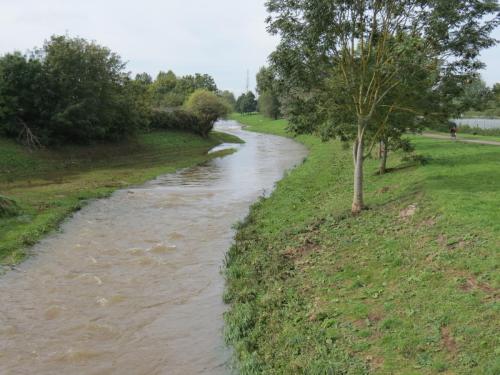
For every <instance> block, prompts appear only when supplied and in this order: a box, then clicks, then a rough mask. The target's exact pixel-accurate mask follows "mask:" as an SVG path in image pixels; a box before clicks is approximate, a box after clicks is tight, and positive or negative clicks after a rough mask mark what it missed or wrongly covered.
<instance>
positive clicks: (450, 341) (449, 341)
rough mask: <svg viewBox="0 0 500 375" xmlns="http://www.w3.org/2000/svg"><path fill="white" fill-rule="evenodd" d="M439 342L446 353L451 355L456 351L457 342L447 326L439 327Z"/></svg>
mask: <svg viewBox="0 0 500 375" xmlns="http://www.w3.org/2000/svg"><path fill="white" fill-rule="evenodd" d="M441 342H442V344H443V346H444V347H445V348H446V350H447V351H448V353H450V354H451V355H453V356H454V355H455V354H456V353H457V343H456V341H455V339H454V338H453V335H452V334H451V329H450V328H449V327H441Z"/></svg>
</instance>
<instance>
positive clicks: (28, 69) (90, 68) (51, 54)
mask: <svg viewBox="0 0 500 375" xmlns="http://www.w3.org/2000/svg"><path fill="white" fill-rule="evenodd" d="M124 68H125V64H124V63H123V62H122V60H121V58H120V57H119V56H118V55H117V54H115V53H113V52H111V51H110V50H109V49H108V48H106V47H102V46H100V45H98V44H96V43H93V42H88V41H86V40H84V39H81V38H70V37H68V36H53V37H51V39H50V40H48V41H46V42H45V44H44V46H43V48H41V49H40V50H36V51H35V52H34V53H33V54H32V55H30V56H23V55H21V54H19V53H15V54H8V55H6V56H3V57H2V58H1V59H0V107H1V110H0V120H1V121H0V127H1V128H0V129H1V130H2V131H3V133H4V134H6V135H8V136H12V137H14V136H15V137H20V138H22V139H23V140H24V141H25V143H29V144H31V145H36V144H37V143H39V142H41V143H44V144H51V143H61V142H74V143H87V142H90V141H93V140H106V139H107V140H114V139H119V138H123V137H125V136H127V135H130V134H133V133H134V132H135V131H137V130H138V129H140V128H141V127H144V126H145V122H146V121H147V113H145V106H144V105H141V104H140V103H141V100H142V99H140V98H139V97H138V95H142V90H138V89H137V88H136V87H135V84H134V82H133V81H132V80H130V78H129V76H128V73H126V72H125V71H124Z"/></svg>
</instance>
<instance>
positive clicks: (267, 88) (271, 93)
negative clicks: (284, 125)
mask: <svg viewBox="0 0 500 375" xmlns="http://www.w3.org/2000/svg"><path fill="white" fill-rule="evenodd" d="M256 78H257V93H258V94H259V100H258V109H259V112H261V113H262V114H264V115H265V116H267V117H270V118H273V119H277V118H279V117H280V115H281V104H280V101H279V98H278V96H279V92H278V88H277V82H276V79H275V77H274V73H273V71H272V70H271V69H270V68H266V67H262V68H260V70H259V72H258V73H257V77H256Z"/></svg>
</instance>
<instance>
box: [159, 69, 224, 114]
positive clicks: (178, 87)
mask: <svg viewBox="0 0 500 375" xmlns="http://www.w3.org/2000/svg"><path fill="white" fill-rule="evenodd" d="M150 90H151V93H152V96H153V105H154V106H155V107H157V108H159V109H165V108H167V109H169V108H177V107H181V106H182V105H183V104H184V103H185V102H186V100H187V98H188V97H189V96H190V95H191V94H192V93H193V92H195V91H196V90H207V91H211V92H214V93H215V92H217V86H216V84H215V81H214V79H213V78H212V77H211V76H210V75H208V74H199V73H196V74H195V75H187V76H183V77H177V76H176V75H175V73H174V72H172V71H171V70H169V71H168V72H167V73H165V72H160V73H159V74H158V76H157V77H156V80H155V81H154V82H153V83H152V85H151V88H150Z"/></svg>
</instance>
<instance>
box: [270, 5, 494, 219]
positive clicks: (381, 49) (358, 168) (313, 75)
mask: <svg viewBox="0 0 500 375" xmlns="http://www.w3.org/2000/svg"><path fill="white" fill-rule="evenodd" d="M267 8H268V11H269V13H270V16H269V19H268V24H269V31H270V32H271V33H273V34H278V35H279V36H280V37H281V42H280V44H279V46H278V48H277V50H276V51H275V52H274V53H273V55H272V57H271V60H272V63H273V67H274V69H275V70H276V71H277V72H278V74H279V75H280V76H281V77H280V79H281V80H282V81H287V82H289V83H288V84H289V85H291V86H295V87H298V90H297V92H298V94H295V93H293V94H292V95H296V97H298V98H299V99H300V100H301V101H302V102H303V103H305V102H307V101H308V100H309V106H311V107H313V108H314V111H315V112H317V113H319V114H318V115H317V117H318V118H319V119H323V124H322V126H324V124H325V123H326V124H328V126H330V127H334V128H336V129H333V130H330V131H329V133H331V134H336V133H338V132H339V131H340V132H341V133H342V135H343V136H344V137H347V138H348V139H351V140H352V142H353V161H354V197H353V202H352V212H353V213H355V214H356V213H359V212H360V211H361V210H362V209H363V208H364V197H363V162H364V159H365V158H366V156H367V154H366V146H367V143H370V141H371V142H373V140H372V139H368V140H367V137H377V136H378V134H379V130H380V129H379V128H380V127H381V126H382V123H381V122H380V121H375V119H380V118H383V113H384V111H385V110H386V109H387V106H388V105H389V106H390V108H392V110H391V113H392V112H399V111H404V112H412V111H414V110H415V109H414V108H412V107H411V106H410V107H409V108H408V107H406V108H402V107H400V106H399V105H398V103H397V102H395V103H387V98H388V96H389V95H391V93H394V92H395V91H396V90H398V87H399V86H400V85H401V84H402V83H403V82H405V80H407V79H408V77H407V76H405V75H404V74H403V73H407V72H411V71H412V70H413V69H416V70H417V71H418V72H420V71H421V69H422V68H421V67H420V66H418V63H417V62H420V61H428V62H430V64H429V66H426V69H428V74H429V75H430V74H434V72H437V73H438V74H437V77H436V79H435V84H436V85H438V86H439V85H445V84H448V83H449V82H450V81H457V80H460V79H465V78H466V77H467V78H468V77H469V76H470V75H471V74H473V73H475V72H476V71H477V69H478V68H480V67H481V66H482V65H481V64H480V63H479V61H478V56H479V52H480V50H481V49H483V48H487V47H490V46H492V45H493V44H494V43H495V41H494V39H493V38H491V36H490V33H491V31H492V30H493V29H494V28H495V27H496V26H497V25H498V23H499V19H500V17H499V15H498V14H497V12H498V4H497V1H495V0H482V1H479V0H465V1H464V0H448V1H441V0H433V1H415V0H397V1H396V0H388V1H379V0H353V1H347V0H303V1H291V0H268V2H267ZM410 79H411V80H413V78H410ZM313 91H317V92H318V93H313V94H308V92H313ZM308 96H309V97H308ZM311 96H315V97H318V98H321V99H324V100H322V101H319V102H316V103H314V102H311V101H310V97H311ZM328 104H333V105H332V107H333V108H332V107H330V108H326V107H325V105H328ZM333 109H335V110H336V111H339V112H340V113H333ZM333 120H337V121H333ZM338 120H340V121H338Z"/></svg>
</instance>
